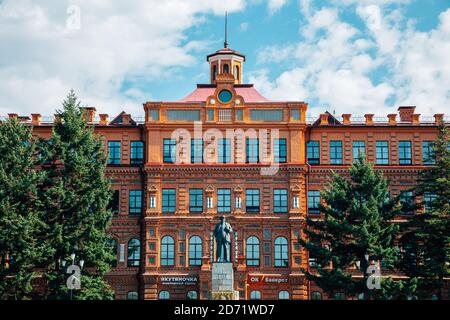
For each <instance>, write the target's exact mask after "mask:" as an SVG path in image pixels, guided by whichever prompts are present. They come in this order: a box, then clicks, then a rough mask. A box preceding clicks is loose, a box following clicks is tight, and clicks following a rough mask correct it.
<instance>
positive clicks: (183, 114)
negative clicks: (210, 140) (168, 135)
mask: <svg viewBox="0 0 450 320" xmlns="http://www.w3.org/2000/svg"><path fill="white" fill-rule="evenodd" d="M166 115H167V120H170V121H200V110H167V111H166Z"/></svg>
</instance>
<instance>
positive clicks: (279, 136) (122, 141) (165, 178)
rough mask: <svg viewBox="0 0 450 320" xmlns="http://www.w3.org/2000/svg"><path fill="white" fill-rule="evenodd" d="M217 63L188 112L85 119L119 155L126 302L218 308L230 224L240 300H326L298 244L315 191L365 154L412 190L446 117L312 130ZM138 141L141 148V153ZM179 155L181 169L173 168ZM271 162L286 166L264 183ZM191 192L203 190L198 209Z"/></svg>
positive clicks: (161, 106) (325, 124)
mask: <svg viewBox="0 0 450 320" xmlns="http://www.w3.org/2000/svg"><path fill="white" fill-rule="evenodd" d="M208 61H209V63H210V65H211V70H210V76H211V84H207V85H198V87H197V89H196V90H195V91H194V92H192V93H191V94H190V95H188V96H187V97H186V98H184V99H182V100H180V101H175V102H147V103H145V104H144V111H145V120H144V121H141V122H139V123H137V122H136V121H135V119H133V118H132V117H131V116H130V115H129V114H126V113H125V112H122V113H121V114H120V115H118V116H117V117H116V118H114V119H113V120H112V121H111V122H109V120H108V115H105V114H101V115H100V121H99V122H97V121H95V114H94V113H95V109H93V108H88V109H86V116H87V119H88V121H89V122H91V123H92V124H93V125H94V126H95V131H96V132H97V133H98V134H100V135H102V136H104V138H105V143H106V145H105V152H109V154H110V157H112V154H113V153H115V156H117V155H118V158H117V157H116V159H115V161H111V163H110V165H108V168H107V174H108V176H109V177H110V178H111V180H112V184H113V189H114V190H118V198H117V199H118V203H117V204H118V206H117V209H118V210H117V211H118V212H117V213H116V214H115V215H114V217H113V223H112V226H111V228H110V233H111V235H112V236H113V237H114V239H115V240H116V241H117V251H116V254H117V265H116V266H115V267H114V268H113V269H112V271H111V272H110V273H109V274H108V276H107V278H108V281H110V283H111V284H112V286H113V287H114V289H115V292H116V299H127V298H134V297H136V294H135V293H137V295H138V296H139V298H141V299H158V298H161V299H163V298H170V299H186V298H188V295H189V297H192V298H195V297H197V298H200V299H208V298H209V297H210V289H211V260H212V259H213V257H212V256H211V255H212V254H213V253H212V252H211V241H212V240H211V231H212V230H213V227H214V225H215V224H216V223H217V221H218V219H217V218H218V216H219V215H226V216H227V221H228V222H230V224H231V225H232V227H233V229H234V230H235V236H234V237H233V244H232V248H233V254H232V261H233V265H234V267H235V289H236V290H238V291H239V295H240V298H241V299H250V298H258V297H260V298H262V299H278V298H280V299H281V298H290V299H309V298H311V293H312V292H320V290H319V289H317V288H315V286H314V285H313V284H309V283H308V282H307V281H306V279H305V277H304V275H303V273H302V271H301V270H302V268H308V267H309V259H308V253H307V252H306V251H305V250H303V249H302V248H301V247H300V246H299V245H298V242H297V241H296V239H298V237H300V236H301V234H302V233H301V228H302V224H303V222H304V220H305V217H306V215H307V214H314V206H313V205H312V204H311V203H308V198H310V200H309V202H312V201H316V200H318V201H320V199H317V198H314V196H317V194H315V195H314V194H313V193H311V191H320V190H321V189H323V188H324V187H325V185H326V184H327V182H328V179H329V177H330V173H331V170H334V171H337V172H339V173H342V174H346V173H347V169H348V167H349V166H350V165H351V163H352V161H353V159H354V156H355V150H357V152H359V151H358V150H364V153H365V154H366V156H367V159H368V160H369V161H372V162H374V163H375V164H376V169H377V170H382V171H383V172H384V173H385V175H386V176H387V177H388V178H389V180H390V181H391V184H390V188H391V190H390V191H391V193H392V194H393V195H396V194H398V193H399V192H401V191H402V190H405V189H407V188H410V187H412V186H414V184H415V183H416V178H417V174H418V172H420V170H422V169H423V168H424V154H423V152H424V150H425V142H426V141H432V140H434V139H435V137H436V134H437V130H436V123H437V122H438V121H439V120H440V119H441V118H442V115H436V116H435V117H436V121H435V122H427V123H425V122H421V121H420V118H419V115H417V114H414V108H413V107H401V108H400V109H399V110H400V121H399V122H397V120H396V115H395V114H390V115H388V117H386V119H385V120H383V121H381V122H380V121H378V120H377V119H375V120H374V116H373V115H371V114H367V115H366V116H365V119H364V120H363V121H361V120H359V121H358V120H356V121H354V120H352V119H351V115H349V114H344V115H342V119H341V120H338V119H337V118H336V117H333V116H332V115H330V114H329V113H324V114H322V115H321V116H320V118H319V119H317V121H315V122H314V123H312V124H308V122H307V121H306V111H307V104H306V103H304V102H272V101H269V100H267V99H265V98H264V97H262V96H261V95H260V94H259V93H258V92H257V91H256V90H255V89H254V88H253V86H252V85H247V84H242V68H243V63H244V61H245V57H244V56H243V55H241V54H239V53H237V52H236V51H233V50H231V49H228V48H224V49H221V50H219V51H217V52H216V53H214V54H212V55H210V56H208ZM29 122H30V124H31V125H33V130H34V133H35V134H36V135H39V136H43V137H46V138H49V137H50V134H51V129H52V124H51V123H49V122H43V121H42V117H41V116H40V115H37V114H34V115H33V116H32V120H31V121H29ZM200 123H201V127H200V128H199V126H200ZM238 129H241V130H242V131H238V132H234V133H235V134H236V135H235V136H234V137H232V138H230V144H229V145H228V144H227V142H225V143H224V142H223V140H220V139H221V138H227V130H228V131H230V130H238ZM177 130H178V133H179V134H178V135H177V136H175V135H174V132H176V131H177ZM180 130H182V131H181V132H180ZM252 130H254V133H255V134H256V135H255V136H253V137H252V136H251V133H252ZM266 131H267V133H268V135H266V134H265V132H266ZM256 137H257V138H258V139H259V140H256V141H257V142H258V144H259V146H260V147H259V150H258V149H252V148H257V147H255V146H254V145H252V143H251V139H252V138H255V139H256ZM241 138H242V140H241ZM244 138H245V139H244ZM247 138H250V140H247ZM171 139H173V140H175V143H176V144H177V147H175V149H171V148H172V146H171V145H170V143H171ZM190 139H194V140H195V139H197V140H200V141H202V142H201V146H202V147H199V150H201V151H204V155H203V152H202V156H200V159H197V158H196V157H198V154H196V153H195V151H193V150H192V149H195V148H196V147H198V145H197V146H196V145H195V143H193V142H191V140H190ZM275 140H277V142H276V143H275V142H274V141H275ZM221 141H222V142H221ZM239 141H240V142H242V143H239ZM264 141H266V142H268V147H267V150H268V153H269V154H272V155H271V156H269V157H268V159H264V154H262V153H263V151H264V150H265V149H266V148H263V147H261V145H262V144H263V143H264ZM311 141H312V142H314V143H313V144H310V142H311ZM355 141H357V142H358V143H357V144H356V146H355V144H354V142H355ZM379 141H383V144H379ZM400 141H402V148H403V146H404V147H405V148H406V149H405V148H403V149H402V150H401V153H402V154H401V157H402V161H403V162H405V163H406V162H408V161H407V159H406V158H407V157H409V155H410V157H409V158H410V163H407V164H400V163H399V156H400V155H399V142H400ZM110 142H115V143H114V144H113V143H110ZM136 142H143V149H139V148H140V146H139V145H138V144H135V143H136ZM284 142H286V145H284ZM385 142H386V143H385ZM403 142H409V144H408V143H403ZM220 143H222V144H220ZM223 143H224V144H223ZM165 144H166V145H165ZM117 146H118V147H117ZM191 147H192V148H191ZM114 148H116V149H114ZM117 148H119V149H117ZM133 148H134V149H133ZM220 148H222V150H219V149H220ZM310 148H311V150H309V152H307V151H308V150H307V149H310ZM314 148H315V149H314ZM355 148H356V149H355ZM377 148H378V149H377ZM383 148H384V149H383ZM408 148H409V151H408ZM171 150H175V153H176V155H177V156H179V158H177V159H176V160H177V161H173V159H172V160H171V159H168V156H171V155H172V151H171ZM252 150H253V151H255V150H256V151H255V152H253V151H252ZM140 152H142V157H141V156H140ZM384 152H387V153H386V154H382V153H384ZM405 152H406V153H405ZM408 152H409V153H408ZM228 153H229V154H228ZM273 154H275V155H276V157H278V158H279V160H280V161H279V164H278V165H277V166H276V170H275V171H273V172H265V171H264V170H265V169H263V168H267V167H270V165H271V164H273V160H274V158H273V156H274V155H273ZM228 156H230V158H231V160H230V161H228V160H229V159H228ZM252 157H256V160H255V161H254V162H255V163H252V162H253V161H251V160H252V159H249V158H252ZM384 157H387V158H386V159H387V160H382V161H381V160H380V161H378V159H384ZM405 157H406V158H405ZM331 158H333V160H332V161H331V160H330V159H331ZM136 159H137V161H136ZM140 159H142V161H140ZM405 159H406V160H405ZM197 160H198V161H197ZM383 161H384V162H383ZM172 162H174V163H172ZM193 162H194V163H193ZM331 162H334V163H331ZM381 163H382V164H381ZM191 190H197V191H195V192H197V193H196V194H195V196H196V197H197V198H196V199H197V206H196V207H195V208H194V205H195V204H194V205H193V202H195V200H194V199H191V198H192V197H194V191H191ZM198 190H201V191H198ZM249 190H252V191H249ZM255 190H256V191H255ZM219 193H221V194H220V195H219ZM250 198H251V199H250ZM198 203H200V205H198ZM219 204H220V207H221V211H222V212H219ZM228 208H229V210H228ZM308 211H309V213H308ZM403 218H404V217H398V219H399V220H402V219H403ZM193 237H194V238H195V237H196V238H195V241H197V242H195V243H194V238H193ZM250 237H254V238H252V240H251V241H250V240H249V239H250ZM133 239H135V240H133ZM199 239H200V240H199ZM136 240H138V241H137V242H136ZM285 240H286V245H285V244H284V241H285ZM255 241H256V242H255ZM235 249H236V250H235ZM286 250H287V251H286ZM136 256H137V257H138V258H137V260H136ZM130 257H131V258H130ZM250 260H251V261H250ZM315 295H317V293H315Z"/></svg>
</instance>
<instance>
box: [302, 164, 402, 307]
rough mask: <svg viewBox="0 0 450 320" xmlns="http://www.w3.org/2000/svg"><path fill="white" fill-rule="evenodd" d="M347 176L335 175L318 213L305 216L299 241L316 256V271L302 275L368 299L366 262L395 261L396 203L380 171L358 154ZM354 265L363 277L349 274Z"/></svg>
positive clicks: (330, 289)
mask: <svg viewBox="0 0 450 320" xmlns="http://www.w3.org/2000/svg"><path fill="white" fill-rule="evenodd" d="M349 174H350V177H349V179H348V178H345V177H343V176H340V175H338V174H336V173H333V177H332V181H331V183H330V185H329V186H328V187H327V188H326V189H325V190H324V191H323V192H322V198H323V200H324V204H320V205H319V210H320V212H321V213H322V217H320V218H319V217H317V218H314V217H311V216H309V217H308V218H307V220H306V226H305V228H304V233H305V235H306V240H301V243H302V244H303V245H304V246H305V248H306V249H307V250H308V251H309V253H310V257H313V258H315V259H317V272H314V271H313V272H310V271H307V270H305V273H306V277H307V278H308V279H309V280H311V281H314V282H315V283H316V284H317V285H318V286H319V287H321V288H322V289H323V290H324V291H325V292H327V293H328V294H330V295H333V294H335V293H344V294H345V295H346V296H349V297H355V296H357V295H359V294H361V293H364V295H365V298H366V299H368V298H369V297H370V292H369V290H368V288H367V285H366V280H367V279H366V278H367V277H366V272H365V271H366V268H367V267H368V264H369V261H379V262H381V263H382V264H383V265H384V266H385V267H393V265H394V263H395V259H396V256H397V251H398V250H397V249H396V247H395V246H394V240H395V234H396V231H397V229H398V227H397V226H396V225H395V224H393V223H391V222H390V220H391V219H392V218H393V217H394V216H395V214H397V213H398V210H399V207H398V206H397V204H396V201H395V200H394V199H391V198H390V197H389V193H388V183H387V181H386V179H385V178H384V177H383V175H382V174H381V172H380V171H374V169H373V167H372V165H371V164H369V163H367V162H365V160H363V159H362V158H360V159H358V160H357V161H356V162H355V163H354V164H353V166H352V167H351V168H350V170H349ZM322 218H323V219H322ZM366 256H368V260H366ZM358 263H359V267H357V264H358ZM354 267H356V270H354V271H355V272H356V273H359V275H361V274H362V275H363V277H359V278H356V277H352V273H351V272H350V268H354ZM358 269H359V270H358Z"/></svg>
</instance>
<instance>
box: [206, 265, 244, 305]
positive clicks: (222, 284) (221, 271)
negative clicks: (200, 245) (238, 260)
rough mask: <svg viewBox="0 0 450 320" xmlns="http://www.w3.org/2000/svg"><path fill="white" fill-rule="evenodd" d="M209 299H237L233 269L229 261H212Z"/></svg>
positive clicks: (237, 293)
mask: <svg viewBox="0 0 450 320" xmlns="http://www.w3.org/2000/svg"><path fill="white" fill-rule="evenodd" d="M211 271H212V278H211V280H212V290H211V300H239V292H238V291H235V290H234V270H233V264H232V263H231V262H213V264H212V270H211Z"/></svg>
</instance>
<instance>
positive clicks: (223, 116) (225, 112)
mask: <svg viewBox="0 0 450 320" xmlns="http://www.w3.org/2000/svg"><path fill="white" fill-rule="evenodd" d="M232 120H233V114H232V110H231V109H220V110H219V121H220V122H223V121H225V122H227V121H232Z"/></svg>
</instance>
